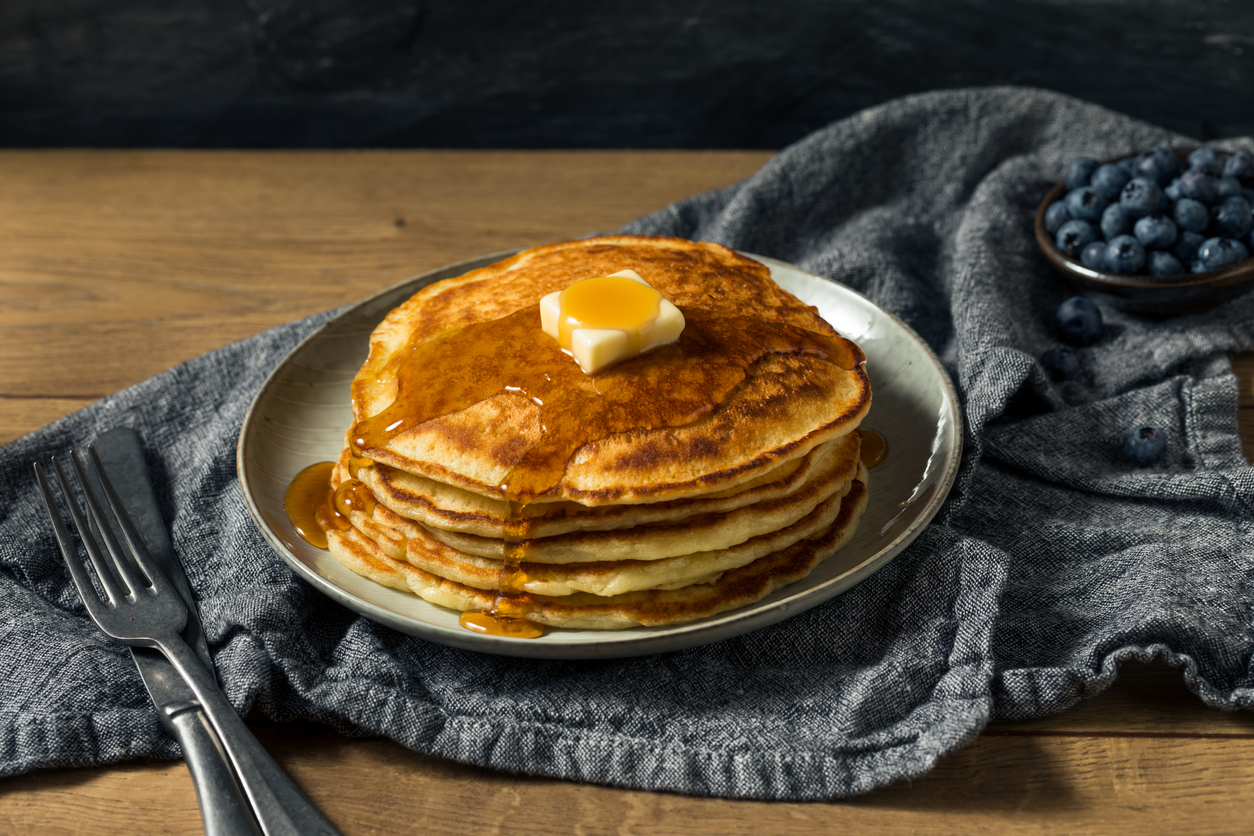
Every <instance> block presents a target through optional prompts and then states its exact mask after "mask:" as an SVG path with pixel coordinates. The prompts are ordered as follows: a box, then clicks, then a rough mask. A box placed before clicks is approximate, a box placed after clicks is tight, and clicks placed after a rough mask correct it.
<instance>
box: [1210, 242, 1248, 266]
mask: <svg viewBox="0 0 1254 836" xmlns="http://www.w3.org/2000/svg"><path fill="white" fill-rule="evenodd" d="M1249 257H1250V251H1249V250H1248V249H1246V247H1245V245H1244V244H1242V243H1241V242H1240V241H1234V240H1232V239H1231V238H1207V239H1206V240H1205V241H1203V242H1202V245H1201V246H1200V247H1198V248H1197V261H1198V263H1199V264H1200V265H1201V266H1202V270H1203V271H1206V270H1219V269H1221V268H1223V267H1228V266H1231V265H1233V264H1237V263H1239V262H1242V261H1245V260H1246V259H1247V258H1249Z"/></svg>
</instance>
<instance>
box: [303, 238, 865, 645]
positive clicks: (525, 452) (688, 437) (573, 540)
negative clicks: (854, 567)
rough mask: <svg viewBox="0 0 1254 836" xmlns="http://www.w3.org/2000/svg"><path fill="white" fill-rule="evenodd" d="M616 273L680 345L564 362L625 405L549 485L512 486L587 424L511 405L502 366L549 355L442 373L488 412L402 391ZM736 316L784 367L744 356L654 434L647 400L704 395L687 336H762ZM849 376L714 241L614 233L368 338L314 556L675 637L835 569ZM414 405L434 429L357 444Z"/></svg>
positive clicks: (436, 592) (851, 429) (496, 601)
mask: <svg viewBox="0 0 1254 836" xmlns="http://www.w3.org/2000/svg"><path fill="white" fill-rule="evenodd" d="M624 269H631V270H634V271H636V272H637V273H639V274H640V275H641V276H642V277H643V278H644V279H645V280H646V281H647V282H648V283H649V284H651V285H652V286H653V287H655V288H656V289H657V290H659V291H661V293H662V294H663V295H664V296H665V297H666V298H667V299H669V300H670V301H671V302H673V303H674V304H675V305H677V306H679V308H680V310H681V311H683V312H684V313H685V316H686V317H687V318H688V320H689V326H688V327H687V328H686V329H685V332H684V335H681V336H680V339H679V341H678V343H676V344H675V345H673V346H668V347H666V348H662V349H657V350H656V351H655V352H653V353H650V354H646V355H643V356H641V357H638V358H634V359H632V360H627V361H623V362H621V363H619V364H617V365H615V366H613V367H610V368H609V369H606V370H604V371H602V372H599V373H597V374H596V375H589V376H585V375H583V374H582V372H578V367H577V366H576V365H575V361H574V360H573V359H570V358H564V361H565V362H568V363H569V364H570V366H572V367H574V369H575V372H576V373H577V376H576V375H572V376H571V377H570V378H569V383H566V384H563V385H566V386H568V387H577V388H582V389H586V390H587V392H586V393H585V395H587V397H588V398H591V401H587V400H585V401H582V403H588V402H592V403H593V404H594V405H595V403H596V401H597V397H595V396H596V395H600V394H601V393H603V392H613V391H619V392H628V393H631V392H633V391H638V392H639V396H638V397H628V398H620V404H619V406H618V407H617V408H618V409H620V410H626V411H627V412H628V413H629V415H628V417H627V419H625V420H628V422H629V423H628V425H627V426H629V427H630V428H629V429H626V430H623V431H618V432H614V433H612V434H609V435H605V436H602V437H591V438H585V437H583V436H577V437H575V436H572V437H575V438H576V440H577V444H576V445H574V446H573V452H572V454H571V455H570V456H569V458H562V459H561V463H562V466H561V467H559V468H558V469H557V470H556V471H554V473H555V475H554V477H553V478H552V479H549V480H548V481H544V480H543V479H540V477H538V476H535V475H534V474H532V475H533V477H534V478H531V479H530V481H528V480H526V479H520V478H518V477H519V474H520V473H521V472H522V471H524V470H525V469H526V468H527V467H529V466H531V465H530V464H529V463H530V462H532V461H533V460H534V458H535V456H534V455H531V457H529V454H534V451H535V450H536V449H539V448H541V447H542V446H543V445H544V444H550V446H551V442H552V440H553V436H555V435H560V434H561V433H563V432H566V433H577V432H578V431H579V430H580V428H581V427H585V431H586V426H592V425H595V423H596V422H595V421H593V420H591V419H589V420H588V421H584V420H583V416H580V415H569V414H559V413H557V412H556V408H555V407H553V406H552V404H553V403H556V402H557V401H556V400H555V399H554V398H553V397H551V396H550V395H545V399H546V402H547V403H548V404H549V406H548V407H546V405H545V402H541V399H540V398H538V397H536V396H535V395H534V393H532V394H529V393H528V392H525V391H520V390H519V388H518V387H516V386H513V385H511V379H510V369H512V368H517V367H518V365H519V364H522V363H529V362H531V361H533V360H534V361H535V362H537V363H539V362H540V360H541V359H544V361H545V362H550V363H553V362H555V361H554V360H553V359H552V358H550V357H548V354H547V352H549V351H550V350H551V351H552V352H558V351H559V349H558V348H557V346H556V343H553V344H552V346H551V347H550V346H549V345H548V344H547V343H545V342H544V341H543V340H536V341H535V342H528V343H526V347H525V349H523V348H519V347H518V346H512V345H505V344H503V345H501V346H500V347H499V348H494V347H491V346H489V347H488V349H487V350H486V351H485V355H486V356H488V357H491V356H492V355H493V354H494V353H499V354H501V355H502V359H501V362H500V363H499V364H496V365H493V364H491V363H480V362H479V361H478V360H477V361H476V362H475V363H474V364H470V366H469V368H470V371H469V372H468V371H467V368H465V367H463V368H459V369H458V370H457V371H456V372H453V371H451V370H450V375H455V376H456V377H457V379H456V380H450V381H449V386H450V388H455V387H456V386H457V385H462V384H463V381H462V380H461V378H463V377H465V376H466V375H467V374H470V375H472V376H482V377H484V378H485V380H484V381H476V385H480V386H483V387H486V388H484V389H483V391H485V392H491V394H490V396H487V397H483V398H482V399H480V400H477V401H475V402H474V403H467V404H460V403H452V404H451V407H450V406H449V405H448V404H444V402H443V401H439V397H438V394H439V393H433V392H430V391H429V390H433V389H438V388H439V386H438V385H437V386H432V382H433V381H435V382H436V383H437V384H438V382H439V376H438V375H439V370H438V369H437V370H434V371H432V370H430V369H428V370H426V371H425V376H424V377H423V378H422V379H423V380H424V381H426V383H425V384H424V386H423V387H420V388H416V389H415V391H406V390H405V386H404V381H405V380H406V379H407V378H405V374H406V369H407V366H406V364H407V363H408V364H414V363H416V362H418V363H420V362H421V361H422V358H423V357H424V356H427V355H424V354H423V352H424V350H425V349H427V348H429V347H430V346H431V345H433V344H434V343H433V342H432V341H433V340H434V339H435V338H436V337H437V336H438V337H439V338H440V340H445V339H447V337H448V335H449V334H450V333H456V332H457V331H458V330H459V329H463V330H464V329H471V328H476V329H478V330H477V331H474V333H476V334H478V333H482V334H484V335H486V337H485V339H489V340H490V339H491V338H492V335H493V334H494V333H496V332H495V331H494V330H493V329H494V328H496V327H497V326H495V325H493V323H498V322H501V323H504V322H506V321H507V319H506V318H508V317H511V315H514V314H518V315H519V316H522V317H529V316H530V313H528V310H529V309H530V308H532V307H537V306H538V302H539V300H540V299H541V298H542V297H543V296H545V295H546V294H549V293H552V292H555V291H560V290H563V289H565V288H566V287H568V286H569V285H570V284H572V283H574V282H575V281H578V280H580V279H584V278H590V277H594V276H605V275H610V274H612V273H616V272H618V271H620V270H624ZM748 318H752V320H754V323H756V324H761V323H766V326H763V327H769V328H772V329H776V330H777V331H778V333H779V334H781V335H783V336H781V337H780V338H779V339H778V340H777V343H779V345H789V344H791V343H789V341H790V340H791V341H793V342H795V343H796V344H797V346H799V347H798V349H797V350H784V349H779V348H778V347H777V348H776V349H773V350H770V351H762V352H761V353H760V356H759V355H753V354H752V353H751V352H750V353H749V355H748V356H750V357H751V358H752V359H751V360H747V361H746V362H745V367H744V369H743V373H742V374H740V375H739V376H738V377H737V381H736V382H735V383H734V385H730V386H729V387H726V388H725V389H722V390H718V391H716V392H711V393H709V403H708V404H705V405H703V406H701V407H700V408H698V409H695V410H694V411H693V414H692V416H690V419H688V418H685V419H684V420H683V422H682V423H673V422H672V423H670V424H666V425H658V424H657V423H656V420H655V419H656V415H651V414H648V410H647V409H646V408H645V406H644V405H645V404H647V403H649V402H650V397H669V396H671V395H672V394H673V395H674V396H675V397H680V396H681V394H682V395H683V396H684V397H688V398H690V399H692V398H695V401H694V403H698V404H700V403H701V398H702V397H704V396H705V393H702V392H696V393H695V394H694V393H693V392H691V391H687V390H686V389H685V387H691V386H696V385H698V382H700V381H703V380H705V378H704V377H702V376H701V375H700V374H698V373H696V372H692V373H690V374H688V373H685V372H684V369H685V368H687V367H684V366H683V365H682V363H683V362H684V357H685V352H688V355H687V357H688V361H689V362H698V361H696V360H694V359H693V358H694V357H697V356H698V354H699V352H698V347H697V341H699V340H700V339H701V335H700V333H699V332H700V330H701V328H703V327H707V326H706V325H704V324H703V323H710V322H713V323H714V325H713V326H709V327H711V328H717V327H719V325H720V323H723V324H726V323H730V325H728V326H727V327H725V328H724V329H723V330H724V332H725V333H726V334H739V333H744V334H750V333H757V332H756V331H754V329H753V328H749V327H741V326H740V325H738V323H739V324H744V323H749V319H748ZM515 319H516V318H515ZM510 321H513V320H510ZM528 321H529V320H528ZM694 323H695V324H694ZM754 323H749V324H754ZM733 325H734V326H736V327H731V326H733ZM536 328H539V318H538V307H537V312H536ZM498 330H499V332H500V333H505V328H504V326H501V327H500V328H499V329H498ZM467 332H469V331H467ZM690 332H691V333H690ZM542 336H545V335H542ZM545 339H548V338H547V336H545ZM807 340H809V341H808V342H807ZM437 342H438V341H437ZM803 344H804V345H805V346H807V348H805V349H804V350H803V349H802V348H800V346H802V345H803ZM815 344H818V345H820V346H821V347H822V348H821V350H816V349H815V348H814V345H815ZM748 348H749V349H752V347H751V346H750V347H748ZM540 353H545V357H544V358H540V357H539V354H540ZM563 357H564V356H563ZM862 361H863V356H862V354H861V352H860V351H859V350H858V349H857V347H856V346H854V345H853V344H852V343H850V342H849V341H847V340H844V339H843V338H841V337H839V335H837V334H836V333H835V331H833V330H832V328H831V327H830V326H829V325H828V324H827V323H826V322H824V321H823V320H822V319H820V318H819V316H818V315H817V313H816V312H815V310H814V309H813V308H811V307H809V306H807V305H804V304H802V303H801V302H800V301H799V300H797V299H796V298H795V297H793V296H792V295H791V294H788V293H787V292H785V291H784V290H782V289H781V288H779V287H778V286H777V285H776V284H775V283H774V281H773V280H772V279H771V278H770V273H769V270H768V269H767V268H766V267H765V266H764V265H762V264H760V263H758V262H756V261H753V260H751V259H748V258H745V257H743V256H741V255H739V254H737V253H734V252H732V251H731V250H728V249H726V248H724V247H720V246H718V245H715V244H709V243H700V242H692V241H687V240H682V239H674V238H653V237H638V236H613V237H603V238H591V239H584V240H580V241H572V242H567V243H562V244H553V245H548V246H543V247H537V248H534V249H531V250H526V251H524V252H521V253H519V254H517V255H515V256H512V257H510V258H508V259H505V260H504V261H501V262H499V263H497V264H493V265H491V266H489V267H485V268H482V269H479V270H475V271H472V272H470V273H467V274H466V275H464V276H460V277H457V278H454V279H448V280H445V281H442V282H438V283H436V284H433V285H430V286H428V287H426V288H424V289H423V290H421V291H420V292H419V293H417V294H415V295H414V296H413V297H412V298H410V299H409V300H408V301H407V302H405V303H404V304H403V305H401V306H400V307H398V308H396V309H395V310H393V311H392V312H391V313H390V314H389V315H388V316H387V317H386V319H385V320H384V321H383V322H382V323H381V324H380V325H379V326H378V328H376V329H375V332H374V334H373V335H372V337H371V350H370V356H369V358H368V359H367V361H366V363H365V365H364V366H363V367H362V369H361V371H360V372H359V373H358V374H357V376H356V378H355V379H354V381H353V385H352V398H353V411H354V419H355V421H356V422H357V423H356V424H355V425H354V427H352V428H348V433H347V444H346V448H345V450H344V452H343V454H342V455H341V457H340V459H339V461H338V462H337V464H336V467H335V470H334V473H333V476H332V488H333V489H334V490H335V491H336V497H337V498H336V502H335V503H334V507H335V511H334V512H333V513H334V516H335V517H336V519H334V520H332V519H329V518H328V519H327V520H326V521H324V527H325V528H326V529H327V535H328V545H329V548H330V549H331V551H332V553H333V554H334V555H335V556H336V558H337V559H339V560H340V562H342V563H343V564H344V565H345V566H347V567H348V568H349V569H351V570H353V571H354V572H357V573H358V574H360V575H363V576H365V577H367V578H370V579H372V580H374V581H376V582H378V583H382V584H385V585H387V586H390V587H394V588H397V589H401V590H408V591H411V592H413V593H415V594H416V595H419V596H421V597H422V598H424V599H426V600H427V601H430V602H432V603H434V604H438V605H441V606H445V607H450V608H452V609H455V610H460V611H463V612H465V611H483V612H502V613H505V612H507V614H508V615H510V616H515V617H525V618H526V619H528V620H530V621H533V622H536V623H539V624H544V625H549V626H555V627H576V628H596V629H617V628H624V627H632V626H637V625H660V624H677V623H682V622H687V621H692V620H694V619H698V618H702V617H705V616H709V615H712V614H715V613H718V612H721V611H724V610H727V609H731V608H734V607H738V606H743V605H745V604H749V603H752V602H754V601H757V600H758V599H760V598H762V597H764V596H766V595H768V594H770V593H771V592H772V591H774V590H775V589H778V588H779V587H781V586H783V585H785V584H787V583H791V582H793V581H795V580H798V579H799V578H802V577H804V576H805V575H806V574H808V573H809V572H810V571H811V570H812V569H813V568H814V566H816V565H817V564H818V563H819V562H821V561H822V560H824V559H826V558H827V557H829V556H830V555H832V554H833V553H834V552H836V551H837V550H838V549H839V548H840V547H841V546H843V545H844V544H845V543H846V542H848V540H849V539H850V538H851V537H852V535H853V532H854V530H855V528H856V526H857V521H858V518H859V517H860V515H861V514H862V512H863V510H864V509H865V506H866V498H867V490H866V481H867V478H866V470H865V468H864V467H863V466H862V464H861V463H860V461H859V448H860V438H859V435H858V433H857V432H855V430H856V428H857V426H858V424H859V422H860V421H861V420H862V418H863V416H864V415H865V414H866V411H867V409H868V408H869V407H870V402H871V390H870V384H869V382H868V379H867V376H866V373H865V370H864V367H863V362H862ZM667 364H670V365H667ZM480 366H482V367H483V370H482V372H479V371H476V370H477V369H478V368H479V367H480ZM659 369H663V370H664V373H660V372H659V371H658V370H659ZM689 371H691V369H689ZM433 375H434V376H433ZM498 378H499V379H498ZM563 379H564V380H565V378H563ZM411 385H412V384H411ZM633 386H635V387H637V390H633V389H632V388H630V387H633ZM615 387H620V388H619V389H617V390H615ZM623 387H627V388H623ZM680 390H684V391H683V392H681V391H680ZM419 400H422V401H423V402H424V405H425V406H427V407H429V408H431V409H434V412H431V413H430V414H427V413H423V414H422V416H421V417H422V420H419V421H417V422H404V423H402V422H399V421H391V423H390V424H389V429H393V428H394V431H391V432H388V433H383V434H380V432H378V431H374V432H371V433H367V432H364V431H362V430H361V427H363V426H368V425H370V422H371V419H378V418H379V416H381V415H383V414H384V413H385V412H386V413H387V414H388V416H391V415H393V414H394V413H395V412H396V410H397V404H402V405H403V404H406V403H411V402H414V403H416V402H418V401H419ZM637 401H638V402H639V403H640V404H642V405H641V406H640V407H639V412H640V417H639V423H638V424H631V423H630V420H631V415H630V412H631V409H632V404H633V403H635V402H637ZM433 402H438V403H437V405H436V406H432V403H433ZM440 404H444V405H442V406H441V405H440ZM623 404H626V405H625V406H624V405H623ZM390 420H391V419H390V418H389V421H390ZM374 423H375V424H378V423H379V422H378V421H377V420H376V421H375V422H374ZM541 475H543V474H541ZM537 480H539V481H537ZM520 485H523V486H527V489H526V490H523V489H522V488H520V487H519V486H520Z"/></svg>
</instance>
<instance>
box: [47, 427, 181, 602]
mask: <svg viewBox="0 0 1254 836" xmlns="http://www.w3.org/2000/svg"><path fill="white" fill-rule="evenodd" d="M87 450H88V453H89V455H90V457H91V466H92V475H93V476H95V479H96V481H98V483H99V484H100V485H101V486H103V488H104V493H105V498H106V501H107V502H108V505H109V509H110V511H111V512H112V518H113V519H114V520H116V522H117V526H118V529H119V530H121V532H122V536H123V538H124V539H125V540H126V543H127V546H128V547H129V559H128V556H127V552H125V551H123V549H122V546H121V544H120V543H119V542H118V540H117V537H116V536H115V535H114V528H113V526H112V525H111V524H110V522H109V517H107V516H106V514H105V512H104V510H103V508H102V507H101V502H100V499H99V497H98V496H97V494H96V489H95V487H94V486H93V484H92V483H93V480H92V479H91V478H89V477H88V474H87V471H86V470H85V469H84V468H83V463H82V460H81V459H80V458H79V455H78V453H76V452H74V451H71V452H70V459H71V461H72V462H73V464H74V470H75V471H76V473H77V474H78V481H79V484H80V485H81V486H82V490H83V497H84V499H85V500H86V502H87V516H86V517H85V516H84V514H83V509H82V508H81V507H80V506H79V504H78V502H77V501H76V499H75V494H74V490H73V488H72V487H71V484H70V480H69V479H68V478H67V477H66V475H65V469H64V468H63V467H62V466H61V462H60V460H59V459H58V458H57V457H56V456H53V458H52V465H53V467H54V468H55V470H56V472H57V479H58V481H59V482H60V483H61V491H62V493H63V494H64V495H65V503H66V505H67V506H68V507H69V511H70V517H71V518H72V519H73V520H74V527H75V528H76V529H78V536H79V539H80V540H82V541H83V548H84V549H85V550H86V552H87V557H88V559H90V560H91V564H92V567H93V568H94V569H95V571H96V577H98V578H99V579H100V584H101V586H102V587H103V588H104V592H105V597H106V599H107V600H108V602H109V603H110V604H113V605H115V606H116V605H117V604H118V603H120V602H121V601H122V600H124V599H129V600H134V596H135V595H136V594H137V593H138V592H139V591H140V590H141V589H143V588H147V587H151V586H154V585H155V584H156V583H157V580H156V579H157V578H158V577H160V575H159V574H155V571H156V570H155V569H154V568H153V565H152V561H151V559H150V558H149V557H148V554H147V552H146V550H145V549H144V545H143V541H142V540H141V539H140V537H139V534H138V532H137V531H136V530H135V526H134V525H133V524H132V523H131V519H130V517H129V516H128V515H127V513H126V509H125V507H123V505H122V502H121V499H119V498H118V495H117V492H116V491H115V490H114V488H113V484H112V483H111V482H110V481H109V477H108V474H107V473H105V470H104V467H103V466H102V465H101V464H100V457H99V456H98V455H97V454H96V449H95V447H93V446H91V445H88V447H87ZM35 478H36V479H37V480H38V482H39V487H40V490H41V491H42V492H43V498H44V505H45V506H47V509H48V516H49V517H50V518H51V519H52V527H53V531H54V532H55V533H56V536H57V543H58V544H59V545H60V547H61V554H62V555H63V556H64V558H65V561H66V565H67V566H68V567H69V570H70V575H71V577H72V578H73V580H74V585H75V586H77V587H78V591H79V594H80V595H82V596H87V595H88V594H89V593H91V594H92V595H95V588H94V587H93V586H92V583H91V580H90V578H89V577H88V576H87V574H86V572H85V571H84V567H83V565H82V561H81V560H80V559H79V557H78V550H77V548H76V547H75V545H74V541H73V540H72V539H71V537H70V533H69V531H68V529H67V528H66V526H65V522H64V521H63V519H62V517H61V514H60V513H59V512H58V511H57V504H56V498H55V497H54V495H53V493H52V488H51V485H50V484H49V483H48V478H47V476H46V475H45V474H44V469H43V468H42V467H41V466H40V465H39V464H38V463H36V464H35ZM88 518H90V523H89V521H88ZM93 528H94V529H95V530H96V531H98V532H99V533H100V539H103V540H104V543H105V548H106V549H107V550H108V552H109V557H110V558H111V560H105V558H104V555H103V554H102V553H101V550H100V547H99V545H98V543H97V538H96V537H94V536H93V534H92V529H93ZM136 568H138V569H139V573H142V577H141V576H140V575H137V573H136V571H135V569H136ZM145 581H146V582H145Z"/></svg>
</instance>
